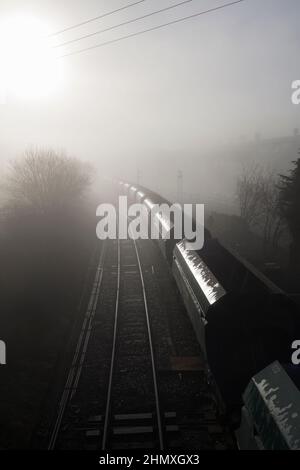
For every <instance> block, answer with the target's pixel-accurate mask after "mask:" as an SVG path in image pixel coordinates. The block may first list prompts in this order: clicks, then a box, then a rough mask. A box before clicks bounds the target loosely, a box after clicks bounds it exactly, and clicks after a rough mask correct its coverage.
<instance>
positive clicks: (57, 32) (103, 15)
mask: <svg viewBox="0 0 300 470" xmlns="http://www.w3.org/2000/svg"><path fill="white" fill-rule="evenodd" d="M145 1H146V0H139V1H138V2H133V3H129V4H128V5H125V6H123V7H120V8H117V9H116V10H112V11H109V12H107V13H103V14H102V15H98V16H94V17H93V18H90V19H88V20H85V21H82V22H81V23H77V24H74V25H72V26H68V27H67V28H64V29H61V30H59V31H56V32H54V33H51V34H49V36H48V37H52V36H57V35H58V34H62V33H65V32H67V31H71V30H72V29H75V28H79V27H80V26H84V25H86V24H89V23H92V22H93V21H97V20H101V19H102V18H105V17H106V16H110V15H113V14H114V13H118V12H119V11H123V10H126V9H127V8H131V7H133V6H135V5H138V4H139V3H144V2H145Z"/></svg>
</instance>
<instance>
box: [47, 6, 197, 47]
mask: <svg viewBox="0 0 300 470" xmlns="http://www.w3.org/2000/svg"><path fill="white" fill-rule="evenodd" d="M192 1H193V0H184V1H182V2H179V3H176V4H175V5H171V6H169V7H166V8H162V9H161V10H156V11H153V12H151V13H147V14H146V15H143V16H138V17H137V18H133V19H132V20H128V21H124V22H123V23H119V24H116V25H113V26H109V27H108V28H105V29H100V30H99V31H96V32H94V33H90V34H86V35H85V36H80V37H79V38H75V39H71V40H70V41H66V42H63V43H62V44H57V45H56V46H53V47H54V48H57V47H63V46H67V45H68V44H72V43H74V42H78V41H81V40H82V39H87V38H91V37H93V36H96V35H98V34H101V33H106V32H107V31H111V30H112V29H116V28H120V27H121V26H125V25H127V24H131V23H135V22H136V21H139V20H144V19H145V18H148V17H149V16H154V15H158V14H159V13H162V12H164V11H168V10H172V9H173V8H176V7H179V6H181V5H184V4H185V3H190V2H192Z"/></svg>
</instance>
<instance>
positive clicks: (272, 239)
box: [237, 165, 284, 256]
mask: <svg viewBox="0 0 300 470" xmlns="http://www.w3.org/2000/svg"><path fill="white" fill-rule="evenodd" d="M237 196H238V201H239V205H240V215H241V218H242V219H243V220H244V221H245V223H246V224H247V226H248V228H249V229H252V230H253V229H254V230H255V231H256V232H258V233H260V234H261V235H262V237H263V244H262V246H263V253H264V255H266V256H268V255H271V256H273V255H274V254H276V251H277V249H278V245H279V241H280V238H281V235H282V233H283V228H284V220H283V217H282V212H281V210H280V193H279V187H278V177H277V176H276V175H274V173H272V172H270V171H268V170H266V169H264V168H263V167H261V166H260V165H253V166H250V167H248V168H245V169H244V171H243V173H242V175H241V176H240V178H239V179H238V184H237Z"/></svg>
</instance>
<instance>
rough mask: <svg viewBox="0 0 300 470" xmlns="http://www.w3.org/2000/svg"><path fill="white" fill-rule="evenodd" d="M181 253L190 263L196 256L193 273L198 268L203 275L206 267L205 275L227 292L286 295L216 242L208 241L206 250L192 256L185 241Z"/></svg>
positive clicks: (196, 252) (203, 249)
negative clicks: (207, 273) (214, 280)
mask: <svg viewBox="0 0 300 470" xmlns="http://www.w3.org/2000/svg"><path fill="white" fill-rule="evenodd" d="M178 245H179V244H178ZM180 251H181V252H182V254H183V256H184V258H185V259H187V260H190V259H191V256H192V260H193V261H192V263H191V262H190V264H192V266H193V272H196V271H197V267H199V269H198V271H199V270H200V271H203V270H204V266H205V271H206V272H209V273H211V274H210V277H211V278H212V275H213V278H214V279H216V282H217V284H218V285H220V286H222V288H223V289H224V291H225V292H239V293H247V292H253V291H254V292H271V293H282V290H281V289H279V287H277V286H276V285H275V284H273V283H272V282H271V281H270V280H269V279H268V278H267V277H266V276H264V275H263V274H262V273H261V272H259V271H258V270H257V269H256V268H255V267H254V266H252V265H251V263H249V262H247V261H246V260H245V259H243V258H242V257H241V256H239V255H238V254H236V253H234V252H233V251H232V250H230V249H229V248H228V247H225V246H224V245H222V244H221V243H220V242H219V241H218V240H216V239H206V240H205V243H204V246H203V248H202V249H201V250H197V251H193V252H192V254H191V252H190V251H188V250H187V249H186V248H185V241H183V242H182V243H181V244H180ZM186 251H187V253H185V252H186ZM203 272H204V271H203ZM213 278H212V279H213Z"/></svg>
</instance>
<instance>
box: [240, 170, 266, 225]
mask: <svg viewBox="0 0 300 470" xmlns="http://www.w3.org/2000/svg"><path fill="white" fill-rule="evenodd" d="M262 194H263V179H262V173H261V169H260V168H259V167H258V166H257V165H255V166H251V167H249V168H244V170H243V172H242V174H241V176H240V177H239V178H238V182H237V198H238V202H239V206H240V215H241V218H242V219H243V220H244V221H245V222H246V224H247V225H248V227H249V228H250V227H252V226H255V225H257V224H258V223H259V220H260V218H261V215H262V207H261V201H262Z"/></svg>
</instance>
